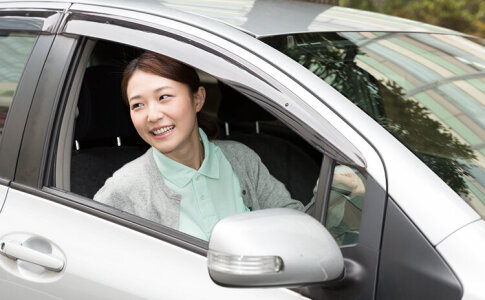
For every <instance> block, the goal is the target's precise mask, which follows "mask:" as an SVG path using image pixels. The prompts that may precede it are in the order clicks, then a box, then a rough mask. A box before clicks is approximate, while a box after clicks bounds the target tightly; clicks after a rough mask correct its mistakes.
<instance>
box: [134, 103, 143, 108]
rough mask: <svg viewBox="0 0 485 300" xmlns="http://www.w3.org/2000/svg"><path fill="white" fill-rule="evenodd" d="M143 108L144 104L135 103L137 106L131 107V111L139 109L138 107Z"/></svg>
mask: <svg viewBox="0 0 485 300" xmlns="http://www.w3.org/2000/svg"><path fill="white" fill-rule="evenodd" d="M142 106H143V104H141V103H135V104H133V105H131V109H137V108H138V107H142Z"/></svg>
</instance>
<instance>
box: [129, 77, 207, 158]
mask: <svg viewBox="0 0 485 300" xmlns="http://www.w3.org/2000/svg"><path fill="white" fill-rule="evenodd" d="M127 97H128V102H129V106H130V116H131V120H132V122H133V125H134V126H135V129H136V131H137V132H138V134H139V135H140V136H141V138H142V139H143V140H145V142H147V143H148V144H150V145H151V146H153V147H155V148H156V149H158V150H159V151H160V152H162V153H164V154H165V155H167V156H169V157H172V158H173V157H176V156H178V155H187V154H188V153H189V152H190V151H191V149H194V147H193V146H194V143H198V142H199V132H198V126H197V118H196V114H197V112H199V111H200V109H201V108H202V106H203V105H204V100H205V90H204V88H203V87H200V88H199V90H198V91H197V92H196V93H194V94H192V93H191V91H190V89H189V86H188V85H187V84H184V83H181V82H178V81H174V80H171V79H168V78H165V77H161V76H158V75H154V74H152V73H147V72H143V71H140V70H137V71H135V72H134V73H133V75H132V76H131V78H130V80H129V81H128V85H127Z"/></svg>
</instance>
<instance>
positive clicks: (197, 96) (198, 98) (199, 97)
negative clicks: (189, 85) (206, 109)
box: [194, 86, 205, 112]
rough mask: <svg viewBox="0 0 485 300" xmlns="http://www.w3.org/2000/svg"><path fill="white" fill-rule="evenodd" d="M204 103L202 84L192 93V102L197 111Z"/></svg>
mask: <svg viewBox="0 0 485 300" xmlns="http://www.w3.org/2000/svg"><path fill="white" fill-rule="evenodd" d="M204 103H205V88H204V87H203V86H199V88H198V89H197V92H195V93H194V104H195V111H196V112H199V111H200V110H201V109H202V107H203V106H204Z"/></svg>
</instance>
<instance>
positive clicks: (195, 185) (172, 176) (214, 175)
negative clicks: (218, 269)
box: [152, 128, 249, 240]
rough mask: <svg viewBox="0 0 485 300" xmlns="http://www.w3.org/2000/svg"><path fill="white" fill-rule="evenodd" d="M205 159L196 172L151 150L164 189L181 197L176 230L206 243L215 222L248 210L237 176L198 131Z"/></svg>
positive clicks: (222, 156)
mask: <svg viewBox="0 0 485 300" xmlns="http://www.w3.org/2000/svg"><path fill="white" fill-rule="evenodd" d="M199 135H200V139H201V141H202V144H203V146H204V160H203V162H202V165H201V166H200V168H199V170H195V169H192V168H190V167H187V166H186V165H183V164H181V163H178V162H176V161H174V160H172V159H170V158H168V157H167V156H165V155H164V154H163V153H161V152H160V151H158V150H157V149H155V148H153V151H152V153H153V157H154V159H155V163H156V164H157V167H158V170H159V171H160V173H161V174H162V177H163V179H164V181H165V184H166V185H167V187H168V188H169V189H170V190H172V191H173V192H175V193H177V194H180V195H181V196H182V198H181V199H182V200H181V202H180V216H179V230H180V231H182V232H185V233H187V234H190V235H192V236H195V237H197V238H200V239H203V240H209V238H210V235H211V232H212V228H214V226H215V225H216V223H217V222H218V221H219V220H221V219H223V218H225V217H227V216H231V215H235V214H239V213H243V212H247V211H249V209H248V208H247V207H246V206H245V205H244V203H243V199H242V195H241V186H240V184H239V180H238V178H237V175H236V173H234V170H233V168H232V166H231V164H230V163H229V161H228V160H227V159H226V157H225V156H224V153H223V152H222V150H221V149H220V148H219V146H217V145H216V144H214V143H212V142H210V141H209V140H208V138H207V135H206V134H205V133H204V131H202V129H200V128H199Z"/></svg>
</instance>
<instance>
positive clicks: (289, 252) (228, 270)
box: [207, 208, 344, 287]
mask: <svg viewBox="0 0 485 300" xmlns="http://www.w3.org/2000/svg"><path fill="white" fill-rule="evenodd" d="M207 256H208V257H207V258H208V260H207V261H208V269H209V274H210V276H211V278H212V280H213V281H214V282H216V283H218V284H220V285H224V286H238V287H261V286H285V285H286V286H290V285H301V284H308V283H323V282H326V281H330V280H334V279H337V278H339V277H340V276H342V274H343V270H344V259H343V257H342V253H341V251H340V248H339V247H338V245H337V243H336V242H335V240H334V238H333V237H332V236H331V235H330V233H329V232H328V231H327V229H326V228H325V227H324V226H323V225H322V224H320V223H319V222H318V221H317V220H315V219H314V218H312V217H311V216H309V215H306V214H305V213H303V212H300V211H297V210H293V209H289V208H273V209H264V210H257V211H252V212H249V213H243V214H239V215H234V216H230V217H227V218H225V219H222V220H221V221H219V222H218V223H217V224H216V226H215V227H214V229H213V231H212V235H211V238H210V241H209V251H208V254H207Z"/></svg>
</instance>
